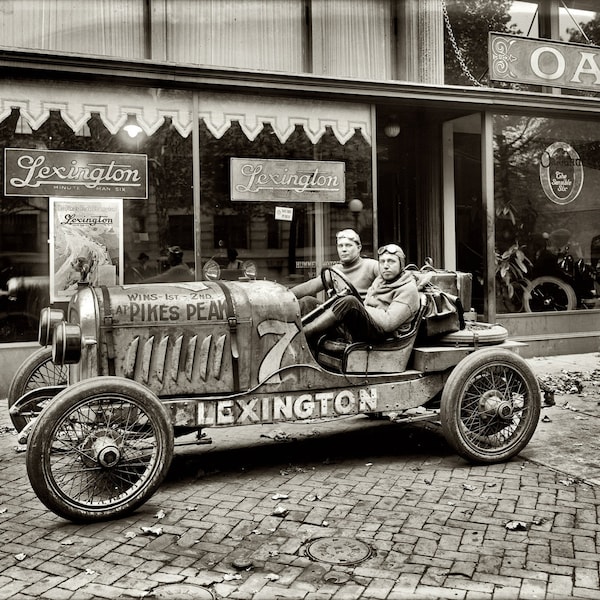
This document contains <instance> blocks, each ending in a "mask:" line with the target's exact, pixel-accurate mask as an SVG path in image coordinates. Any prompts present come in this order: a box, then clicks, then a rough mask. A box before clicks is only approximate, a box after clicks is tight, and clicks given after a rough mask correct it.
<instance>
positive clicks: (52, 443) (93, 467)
mask: <svg viewBox="0 0 600 600" xmlns="http://www.w3.org/2000/svg"><path fill="white" fill-rule="evenodd" d="M322 276H323V281H324V283H325V286H326V288H327V289H328V291H329V296H330V297H329V299H328V300H326V305H327V304H328V303H331V302H333V301H334V300H335V298H336V297H337V296H338V295H340V294H343V293H355V290H353V289H352V286H351V285H349V284H348V283H347V282H344V281H342V279H343V278H340V277H339V275H337V274H336V272H335V271H332V270H331V269H324V270H323V274H322ZM317 310H319V309H317ZM424 310H425V308H423V309H422V311H421V312H420V313H419V314H418V315H417V317H416V318H415V319H414V321H413V323H412V324H411V328H410V330H409V331H408V332H407V333H406V334H404V335H403V336H402V337H401V338H395V339H390V340H389V341H386V342H384V343H382V344H380V345H373V344H365V343H354V344H348V343H344V342H341V341H339V340H335V339H327V338H322V339H321V340H319V342H318V343H317V344H315V345H314V346H311V345H309V343H308V342H307V339H306V337H305V335H304V333H303V322H306V320H307V319H308V320H309V319H310V318H312V317H313V316H314V315H308V316H307V317H304V318H301V316H300V309H299V304H298V301H297V299H296V298H295V296H294V295H293V294H292V293H291V292H290V291H289V290H288V289H287V288H285V287H284V286H282V285H279V284H277V283H273V282H269V281H260V280H254V281H241V282H238V281H204V282H190V283H169V284H152V285H148V284H146V285H126V286H115V287H93V286H90V285H87V284H85V283H82V284H80V286H79V289H78V291H77V292H76V293H75V295H74V296H73V298H72V299H71V301H70V303H69V307H68V311H67V315H66V318H64V317H63V315H62V313H61V311H56V310H52V309H45V310H44V311H42V315H41V324H40V342H41V343H42V345H51V353H52V363H50V364H51V365H53V366H54V368H55V369H56V370H57V372H58V370H59V369H61V371H60V376H58V377H57V379H56V380H53V381H48V382H47V383H46V384H41V385H37V386H30V389H29V390H28V389H27V385H26V384H27V382H28V381H29V379H31V377H32V373H33V371H34V370H35V368H34V367H35V361H36V360H38V361H39V362H40V363H41V362H43V361H45V362H44V365H45V366H46V367H48V361H49V352H50V349H49V348H42V349H41V350H40V352H39V354H38V356H37V358H36V357H32V359H30V361H29V362H28V363H27V364H25V365H24V367H23V369H22V370H21V373H20V374H19V373H17V376H16V377H15V380H18V381H17V383H18V385H15V390H14V391H13V394H12V397H11V398H10V399H9V400H10V403H11V409H10V410H11V416H12V418H13V422H15V424H16V425H17V423H18V425H17V428H18V429H21V430H22V431H21V434H22V438H23V440H22V441H25V439H26V441H27V461H26V462H27V471H28V475H29V479H30V482H31V485H32V487H33V489H34V490H35V492H36V494H37V495H38V497H39V498H40V500H41V501H42V502H43V503H44V504H45V505H46V506H47V507H48V508H50V509H51V510H52V511H54V512H55V513H57V514H58V515H61V516H62V517H65V518H67V519H70V520H74V521H96V520H102V519H107V518H114V517H117V516H120V515H123V514H126V513H128V512H130V511H132V510H134V509H135V508H137V507H139V506H140V505H141V504H142V503H144V502H145V501H146V500H147V499H148V498H149V497H150V496H151V495H152V494H153V493H154V492H155V490H156V489H157V487H158V486H159V485H160V484H161V482H162V480H163V478H164V477H165V475H166V473H167V471H168V469H169V465H170V462H171V458H172V455H173V451H174V438H175V437H177V436H179V435H182V434H190V433H193V432H194V431H195V432H197V435H198V438H199V440H201V439H202V435H203V434H202V430H203V429H205V428H209V427H231V426H241V425H251V424H257V423H279V422H285V421H303V420H309V419H310V420H313V419H320V418H332V417H335V416H344V415H356V414H365V415H377V416H381V415H391V416H392V417H393V419H394V420H395V421H399V422H401V421H402V420H403V419H404V418H405V419H407V420H414V419H415V418H416V417H415V413H416V412H418V413H419V418H430V419H436V420H438V421H440V422H441V427H442V431H443V434H444V435H445V437H446V438H447V440H448V442H449V443H450V444H451V445H452V447H453V448H454V449H455V450H456V451H457V453H459V454H460V455H461V456H463V457H464V458H466V459H467V460H470V461H472V462H475V463H494V462H498V461H505V460H507V459H509V458H511V457H513V456H515V455H516V454H518V453H519V452H520V451H521V450H522V449H523V448H524V447H525V446H526V444H527V443H528V441H529V440H530V438H531V436H532V435H533V433H534V431H535V428H536V426H537V423H538V420H539V414H540V407H541V399H540V389H539V385H538V381H537V379H536V377H535V376H534V374H533V372H532V371H531V369H530V368H529V366H528V364H527V363H526V362H525V361H524V360H523V359H522V358H521V357H520V356H519V355H518V354H517V353H516V352H514V349H515V347H516V344H515V343H513V342H510V341H508V340H505V339H504V337H502V336H500V337H498V336H497V332H496V331H495V329H494V328H493V327H492V326H487V327H488V328H489V330H490V331H491V332H492V334H491V335H488V336H487V337H486V335H483V334H485V333H486V328H485V326H484V324H478V329H477V328H476V329H473V331H472V332H471V333H470V334H469V333H468V331H467V330H465V331H463V332H457V333H458V334H461V335H462V337H460V338H459V339H457V340H452V337H451V336H452V334H451V335H450V341H449V340H448V339H441V340H435V342H434V344H435V345H433V343H432V342H427V341H423V340H421V339H420V338H418V334H419V331H420V328H421V326H422V317H423V314H424ZM417 339H418V340H419V341H418V342H417V343H416V344H415V340H417ZM485 344H487V346H486V345H485ZM66 369H68V374H65V370H66ZM65 377H66V381H65ZM31 388H32V389H31ZM418 407H422V410H419V411H415V409H416V408H418Z"/></svg>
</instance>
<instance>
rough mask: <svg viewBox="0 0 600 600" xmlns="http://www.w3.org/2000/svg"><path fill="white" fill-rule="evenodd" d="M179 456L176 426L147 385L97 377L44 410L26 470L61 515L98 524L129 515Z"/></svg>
mask: <svg viewBox="0 0 600 600" xmlns="http://www.w3.org/2000/svg"><path fill="white" fill-rule="evenodd" d="M172 457H173V428H172V427H171V424H170V422H169V416H168V413H167V411H166V409H165V407H164V406H163V405H162V404H161V402H160V400H159V399H158V398H157V397H156V396H155V395H154V394H152V392H150V390H148V389H146V388H145V387H143V386H142V385H140V384H138V383H135V382H133V381H130V380H128V379H123V378H120V377H97V378H95V379H89V380H86V381H82V382H79V383H77V384H75V385H73V386H70V387H68V388H66V389H65V390H63V391H62V392H61V393H60V394H59V395H58V396H57V397H56V398H55V400H54V402H52V403H50V404H48V405H47V406H46V407H45V408H44V410H43V411H42V413H41V414H40V416H39V418H38V420H37V422H36V424H35V426H34V427H33V431H32V432H31V436H30V438H29V443H28V445H27V459H26V462H27V474H28V476H29V481H30V483H31V486H32V487H33V490H34V491H35V493H36V495H37V496H38V498H39V499H40V500H41V501H42V502H43V503H44V504H45V505H46V506H47V507H48V508H49V509H50V510H52V511H53V512H55V513H56V514H57V515H59V516H61V517H64V518H65V519H69V520H71V521H75V522H95V521H103V520H106V519H114V518H116V517H120V516H123V515H126V514H128V513H130V512H132V511H133V510H135V509H136V508H138V507H139V506H141V505H142V504H143V503H144V502H145V501H146V500H148V498H150V497H151V496H152V494H154V492H155V491H156V490H157V488H158V486H159V485H160V484H161V483H162V481H163V479H164V478H165V476H166V474H167V471H168V469H169V466H170V464H171V459H172Z"/></svg>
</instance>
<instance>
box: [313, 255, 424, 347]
mask: <svg viewBox="0 0 600 600" xmlns="http://www.w3.org/2000/svg"><path fill="white" fill-rule="evenodd" d="M377 255H378V257H379V271H380V275H379V276H378V277H377V278H376V279H375V281H374V282H373V283H372V285H371V286H370V287H369V289H368V290H367V294H366V297H365V300H364V304H363V303H362V302H361V301H360V300H359V299H358V298H357V297H356V296H342V297H340V298H338V299H337V300H336V301H335V302H334V303H333V304H332V305H331V307H330V308H327V309H326V310H325V311H324V312H323V313H321V314H320V315H318V316H317V317H316V318H315V319H314V320H313V321H310V322H309V323H307V324H306V325H304V333H305V335H306V337H307V338H308V339H314V338H315V337H316V336H318V335H320V334H321V333H323V332H325V331H327V330H328V329H331V328H334V327H338V328H340V327H339V326H340V325H342V326H343V327H342V329H343V330H344V334H345V336H344V337H346V338H348V339H349V340H350V341H361V342H382V341H384V340H386V339H388V338H390V337H396V336H398V335H400V334H401V333H404V331H405V330H406V329H408V327H409V326H410V323H411V321H412V320H413V318H414V317H415V315H416V314H417V312H418V310H419V306H420V299H419V292H418V289H417V283H416V281H415V278H414V276H413V274H412V273H409V272H406V271H405V270H404V268H405V266H406V255H405V254H404V251H403V250H402V248H400V246H398V245H396V244H387V245H385V246H382V247H381V248H379V250H377Z"/></svg>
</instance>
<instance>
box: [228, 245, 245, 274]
mask: <svg viewBox="0 0 600 600" xmlns="http://www.w3.org/2000/svg"><path fill="white" fill-rule="evenodd" d="M227 268H228V269H241V268H242V261H241V260H238V251H237V250H236V249H235V248H227Z"/></svg>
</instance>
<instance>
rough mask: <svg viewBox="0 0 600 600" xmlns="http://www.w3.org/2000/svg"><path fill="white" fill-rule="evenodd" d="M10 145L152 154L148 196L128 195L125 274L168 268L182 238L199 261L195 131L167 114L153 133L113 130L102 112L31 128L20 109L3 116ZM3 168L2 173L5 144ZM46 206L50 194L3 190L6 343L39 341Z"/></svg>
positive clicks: (0, 268)
mask: <svg viewBox="0 0 600 600" xmlns="http://www.w3.org/2000/svg"><path fill="white" fill-rule="evenodd" d="M4 148H32V149H37V150H69V151H87V152H108V153H133V154H146V155H147V156H148V180H149V185H148V199H147V200H139V199H125V200H123V245H124V264H123V265H122V269H123V276H124V277H123V278H124V281H125V282H126V283H133V282H136V281H142V280H144V279H146V278H148V277H150V276H153V275H156V274H157V273H158V272H160V271H162V270H164V269H166V268H167V265H166V256H165V250H166V248H167V247H168V246H171V245H180V246H181V247H182V248H183V250H184V261H185V262H186V263H187V264H188V265H189V266H190V268H193V267H194V242H193V235H194V222H193V221H194V218H193V214H194V211H193V196H192V158H191V156H192V144H191V136H188V137H187V138H184V137H182V136H181V135H180V134H179V133H178V131H176V129H175V128H174V127H173V125H172V123H171V120H170V119H169V118H168V117H167V118H166V119H165V121H164V123H163V124H162V125H161V126H160V127H159V128H158V129H157V131H156V132H155V133H153V134H152V135H151V136H148V135H146V134H145V133H143V132H142V133H140V134H138V135H137V136H136V137H135V138H131V137H129V136H128V135H126V134H125V132H124V131H123V130H120V131H117V132H116V133H111V132H110V131H109V130H108V129H107V127H106V126H105V124H104V123H103V121H102V119H101V118H100V115H98V114H97V113H96V114H92V116H91V118H89V120H88V121H87V123H86V125H85V127H83V128H81V130H80V131H78V132H73V131H72V129H71V127H70V126H69V125H68V124H67V123H66V122H65V121H64V120H63V118H62V116H61V113H60V112H59V111H50V115H49V117H48V119H47V120H46V121H45V122H44V123H43V124H42V125H41V126H40V127H39V128H38V129H32V128H31V127H30V126H29V125H28V123H27V122H26V120H25V119H24V118H23V117H22V115H20V113H19V110H18V109H14V110H13V111H12V113H11V114H10V115H9V116H8V117H7V118H5V119H4V121H2V122H1V123H0V150H3V149H4ZM0 169H1V172H2V173H3V174H4V152H3V151H2V152H0ZM48 210H49V202H48V198H47V197H12V196H4V195H0V343H3V342H15V341H34V340H36V339H37V329H38V320H39V313H40V310H41V309H42V308H43V307H45V306H48V305H49V303H50V295H49V274H50V271H49V255H48V239H49V233H50V231H49V225H48V221H49V215H48ZM119 276H120V273H118V272H117V277H119ZM190 278H191V279H193V273H191V272H190ZM65 306H66V305H65V304H64V303H56V305H55V308H65Z"/></svg>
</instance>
